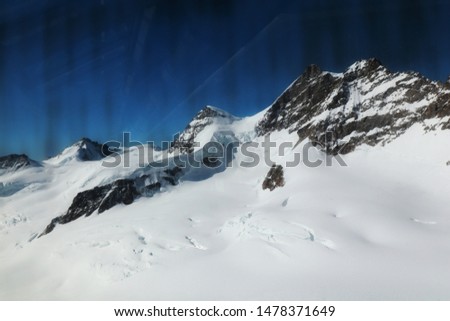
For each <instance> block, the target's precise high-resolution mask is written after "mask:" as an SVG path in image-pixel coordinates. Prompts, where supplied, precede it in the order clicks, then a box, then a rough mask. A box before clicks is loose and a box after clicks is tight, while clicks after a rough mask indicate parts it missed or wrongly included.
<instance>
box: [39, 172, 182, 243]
mask: <svg viewBox="0 0 450 321" xmlns="http://www.w3.org/2000/svg"><path fill="white" fill-rule="evenodd" d="M163 172H164V175H162V176H160V180H159V181H152V177H151V175H142V176H140V177H138V178H135V179H119V180H117V181H115V182H113V183H111V184H106V185H103V186H97V187H94V188H93V189H90V190H87V191H83V192H80V193H78V194H77V195H76V196H75V198H74V199H73V201H72V204H71V205H70V207H69V209H68V210H67V212H66V213H65V214H64V215H61V216H58V217H56V218H54V219H52V221H51V222H50V224H49V225H47V227H46V228H45V230H44V231H43V232H42V233H41V235H40V236H39V237H41V236H43V235H46V234H48V233H50V232H52V231H53V230H54V228H55V227H56V225H58V224H67V223H70V222H72V221H74V220H76V219H78V218H80V217H82V216H90V215H92V214H93V213H94V212H96V211H97V213H98V214H101V213H103V212H105V211H107V210H109V209H111V208H112V207H114V206H116V205H118V204H124V205H129V204H132V203H133V202H134V201H135V200H136V199H137V198H139V197H141V196H143V197H151V196H153V195H154V194H155V193H157V192H159V191H160V189H161V187H162V186H164V185H166V184H170V185H176V184H177V183H178V179H179V178H180V176H181V174H182V169H181V168H178V167H174V168H171V169H166V170H164V171H163Z"/></svg>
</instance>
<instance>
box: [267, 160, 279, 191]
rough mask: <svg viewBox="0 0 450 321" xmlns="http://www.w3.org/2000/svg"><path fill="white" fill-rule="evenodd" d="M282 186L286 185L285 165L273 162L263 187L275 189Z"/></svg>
mask: <svg viewBox="0 0 450 321" xmlns="http://www.w3.org/2000/svg"><path fill="white" fill-rule="evenodd" d="M282 186H284V174H283V166H281V165H275V164H273V165H272V167H271V168H270V170H269V172H268V173H267V176H266V178H265V179H264V182H263V183H262V189H263V190H264V189H269V190H270V191H273V190H274V189H275V188H277V187H282Z"/></svg>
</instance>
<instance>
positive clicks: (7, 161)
mask: <svg viewBox="0 0 450 321" xmlns="http://www.w3.org/2000/svg"><path fill="white" fill-rule="evenodd" d="M29 166H39V164H38V162H36V161H34V160H32V159H30V158H29V157H28V156H27V155H25V154H20V155H18V154H11V155H7V156H2V157H0V169H19V168H23V167H29Z"/></svg>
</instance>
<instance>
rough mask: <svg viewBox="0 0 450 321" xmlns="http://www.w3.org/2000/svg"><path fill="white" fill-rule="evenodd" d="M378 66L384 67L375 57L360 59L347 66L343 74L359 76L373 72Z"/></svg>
mask: <svg viewBox="0 0 450 321" xmlns="http://www.w3.org/2000/svg"><path fill="white" fill-rule="evenodd" d="M380 67H383V68H384V66H383V64H382V63H381V61H380V60H378V59H377V58H369V59H362V60H359V61H357V62H355V63H354V64H352V65H351V66H350V67H348V68H347V70H346V71H345V74H347V75H348V74H354V75H355V76H356V77H361V76H366V75H368V74H370V73H372V72H374V71H375V70H377V69H378V68H380Z"/></svg>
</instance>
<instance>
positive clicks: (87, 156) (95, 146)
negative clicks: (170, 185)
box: [50, 137, 111, 164]
mask: <svg viewBox="0 0 450 321" xmlns="http://www.w3.org/2000/svg"><path fill="white" fill-rule="evenodd" d="M110 154H111V153H110V152H109V150H108V146H106V145H104V144H103V145H102V144H100V143H98V142H96V141H93V140H91V139H89V138H87V137H83V138H81V139H80V140H79V141H77V142H76V143H74V144H73V145H71V146H69V147H67V148H66V149H64V150H63V151H62V152H61V153H60V154H58V155H57V156H56V157H53V158H51V159H50V162H54V163H57V164H64V163H67V162H69V161H71V160H78V161H92V160H100V159H102V158H104V157H105V156H108V155H110Z"/></svg>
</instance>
